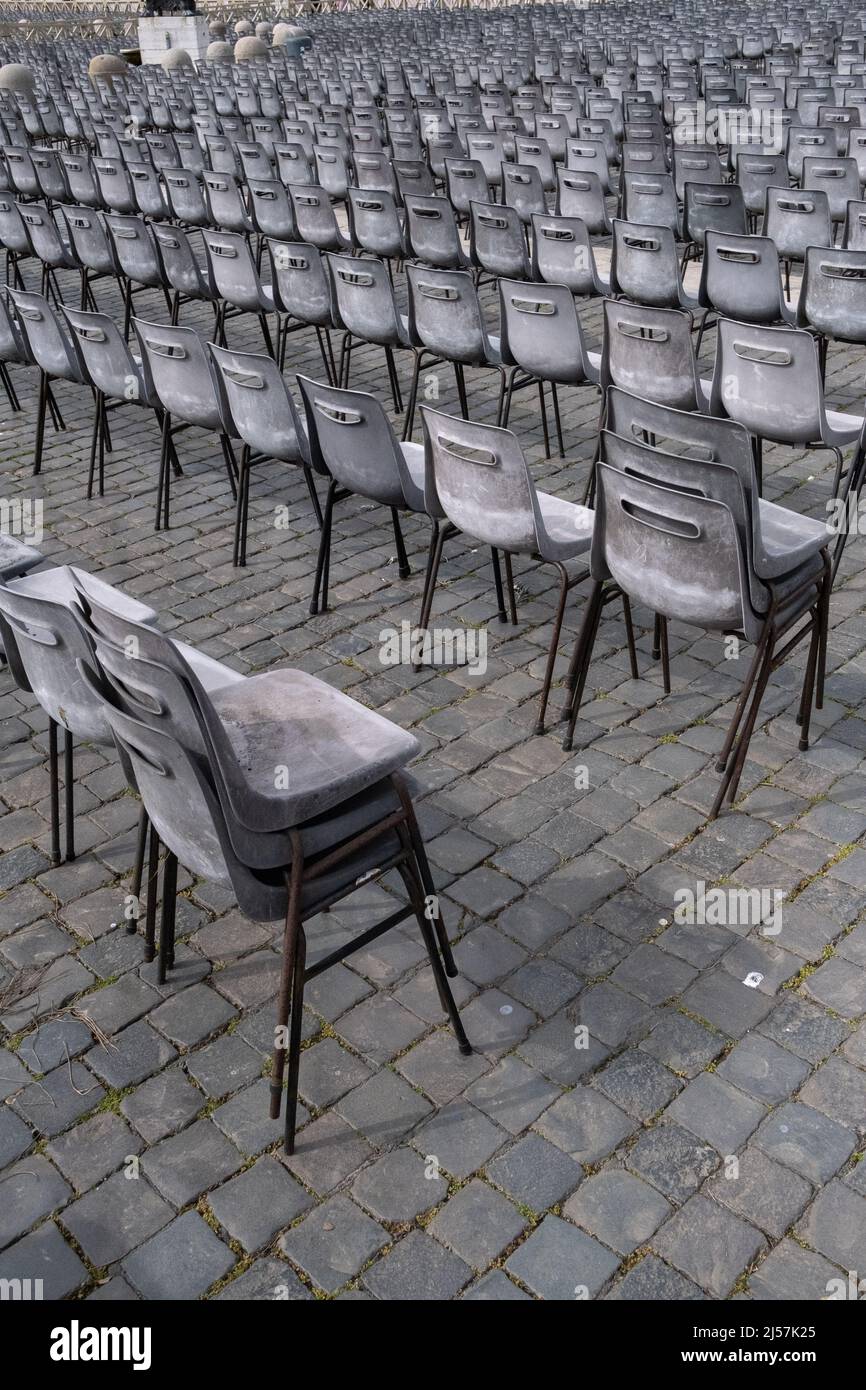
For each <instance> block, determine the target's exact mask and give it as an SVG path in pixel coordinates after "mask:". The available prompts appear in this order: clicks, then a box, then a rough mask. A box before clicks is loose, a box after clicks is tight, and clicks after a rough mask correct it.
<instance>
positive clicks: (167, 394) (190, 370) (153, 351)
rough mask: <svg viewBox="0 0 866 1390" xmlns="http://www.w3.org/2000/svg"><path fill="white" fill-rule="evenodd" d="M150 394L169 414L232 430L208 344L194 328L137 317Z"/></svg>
mask: <svg viewBox="0 0 866 1390" xmlns="http://www.w3.org/2000/svg"><path fill="white" fill-rule="evenodd" d="M132 322H133V327H134V328H135V336H136V338H137V340H138V346H139V351H140V352H141V364H142V369H143V372H144V380H145V383H146V385H147V390H148V394H149V395H151V396H155V397H158V399H159V401H160V402H161V404H162V406H163V408H164V409H165V410H166V411H167V412H168V414H169V415H173V416H176V417H177V419H178V420H182V421H185V422H186V423H187V424H190V425H198V426H199V428H200V429H205V430H213V431H215V432H216V433H218V434H226V433H228V422H227V421H226V418H225V411H224V409H223V404H222V399H221V395H220V392H219V388H218V384H217V380H216V377H215V374H214V370H213V365H212V361H211V358H210V355H209V353H208V351H207V348H206V345H205V344H204V343H203V342H202V339H201V338H200V337H199V335H198V334H197V333H196V331H195V329H194V328H179V327H176V326H174V325H171V326H169V325H167V324H159V323H148V322H147V321H146V320H145V319H140V318H134V319H133V321H132Z"/></svg>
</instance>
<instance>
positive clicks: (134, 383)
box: [62, 307, 177, 500]
mask: <svg viewBox="0 0 866 1390" xmlns="http://www.w3.org/2000/svg"><path fill="white" fill-rule="evenodd" d="M62 312H63V315H64V318H65V319H66V322H67V323H68V325H69V330H70V333H71V335H72V337H73V338H74V340H75V343H76V345H77V350H78V356H79V358H80V360H81V363H82V366H83V368H84V371H85V373H86V375H87V380H88V382H89V384H90V385H91V386H92V387H93V389H94V393H95V394H94V412H93V431H92V435H91V441H90V468H89V471H88V475H87V497H88V500H89V499H90V498H91V497H92V496H93V482H94V474H95V472H96V460H97V455H98V459H99V464H98V489H99V496H100V497H102V496H103V493H104V491H105V452H106V450H108V452H111V435H110V433H109V430H108V412H109V411H110V410H115V409H117V408H118V407H120V406H123V405H137V406H142V407H145V408H146V409H150V410H152V411H153V412H154V414H155V415H156V420H157V424H158V425H159V427H160V430H161V429H162V409H161V407H160V403H159V400H158V399H157V398H156V397H155V396H151V395H149V394H148V385H147V382H146V381H145V378H144V374H143V372H142V370H141V364H140V362H138V360H137V359H136V358H135V357H134V356H133V355H132V353H131V352H130V350H129V346H128V344H127V342H126V340H125V338H124V337H123V335H122V334H121V332H120V330H119V329H118V327H117V325H116V324H115V322H114V320H113V319H112V318H110V317H109V316H108V315H107V314H101V313H98V312H97V313H85V312H84V311H82V310H80V309H68V308H66V307H64V308H63V311H62ZM174 462H175V464H176V462H177V461H176V459H175V460H174Z"/></svg>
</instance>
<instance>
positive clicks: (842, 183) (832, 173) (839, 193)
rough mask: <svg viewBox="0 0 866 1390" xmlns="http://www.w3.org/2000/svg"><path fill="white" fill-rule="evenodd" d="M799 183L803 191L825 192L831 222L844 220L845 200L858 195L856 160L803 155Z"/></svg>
mask: <svg viewBox="0 0 866 1390" xmlns="http://www.w3.org/2000/svg"><path fill="white" fill-rule="evenodd" d="M800 186H801V188H802V189H803V191H804V192H810V191H819V192H824V193H826V195H827V205H828V207H829V209H830V221H831V222H834V223H836V222H844V221H845V217H846V215H847V212H848V204H849V202H852V201H856V199H858V198H859V197H860V173H859V170H858V168H857V161H856V159H823V158H806V159H804V160H803V174H802V178H801V180H800Z"/></svg>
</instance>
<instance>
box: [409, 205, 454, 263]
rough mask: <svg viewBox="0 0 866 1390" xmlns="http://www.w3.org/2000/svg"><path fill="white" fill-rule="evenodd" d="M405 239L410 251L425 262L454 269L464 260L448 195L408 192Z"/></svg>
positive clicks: (417, 258)
mask: <svg viewBox="0 0 866 1390" xmlns="http://www.w3.org/2000/svg"><path fill="white" fill-rule="evenodd" d="M404 206H405V209H406V241H407V244H408V247H409V250H410V252H411V254H412V255H413V256H414V257H415V259H416V260H419V261H423V262H424V264H425V265H430V266H435V267H436V268H437V269H440V270H456V269H458V268H459V267H460V266H461V265H463V264H464V263H465V257H464V255H463V248H462V246H461V244H460V236H459V233H458V231H457V221H456V218H455V216H454V209H453V208H452V206H451V204H450V203H449V201H448V199H447V198H436V197H426V196H421V195H419V194H407V195H406V198H405V199H404Z"/></svg>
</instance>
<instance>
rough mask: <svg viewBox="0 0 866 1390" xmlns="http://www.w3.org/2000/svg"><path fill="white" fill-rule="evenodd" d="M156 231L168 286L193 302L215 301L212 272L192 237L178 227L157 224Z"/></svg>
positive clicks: (157, 243) (154, 228) (157, 245)
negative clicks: (200, 259) (198, 252)
mask: <svg viewBox="0 0 866 1390" xmlns="http://www.w3.org/2000/svg"><path fill="white" fill-rule="evenodd" d="M152 230H153V239H154V242H155V244H156V249H157V253H158V255H159V259H160V263H161V265H162V273H163V277H164V279H165V282H166V284H167V285H170V286H171V288H172V289H173V290H175V291H176V292H177V293H178V294H183V295H187V296H188V297H189V298H191V299H203V300H208V301H210V300H213V299H215V298H216V288H215V286H214V285H213V283H212V282H211V279H210V270H209V268H208V267H207V265H206V264H205V265H202V263H201V262H200V261H199V258H198V257H197V256H196V254H195V252H194V250H193V248H192V243H191V241H190V237H189V234H188V233H187V232H185V231H183V229H182V228H180V227H177V226H158V225H154V227H153V228H152Z"/></svg>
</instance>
